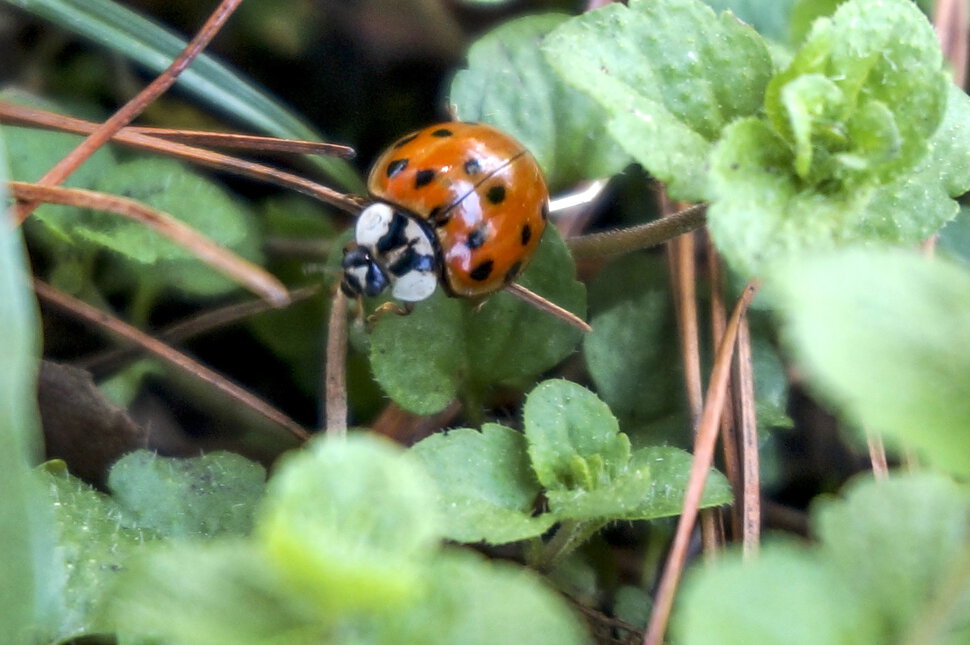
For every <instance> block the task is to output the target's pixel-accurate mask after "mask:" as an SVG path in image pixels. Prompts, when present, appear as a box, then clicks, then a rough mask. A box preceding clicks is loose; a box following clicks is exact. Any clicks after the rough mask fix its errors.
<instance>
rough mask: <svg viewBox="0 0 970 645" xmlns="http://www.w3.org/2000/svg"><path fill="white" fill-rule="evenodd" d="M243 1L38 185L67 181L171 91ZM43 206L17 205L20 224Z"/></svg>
mask: <svg viewBox="0 0 970 645" xmlns="http://www.w3.org/2000/svg"><path fill="white" fill-rule="evenodd" d="M241 2H242V0H222V2H220V3H219V6H217V7H216V9H215V11H213V12H212V15H210V16H209V18H208V19H207V20H206V22H205V24H204V25H202V28H201V29H199V31H198V32H197V33H196V34H195V36H194V37H193V38H192V40H190V41H189V43H188V44H187V45H186V46H185V49H183V50H182V52H181V53H180V54H179V55H178V56H176V57H175V60H173V61H172V64H171V65H169V66H168V68H167V69H166V70H165V71H163V72H162V73H161V74H159V75H158V76H157V77H156V78H155V80H153V81H152V82H151V83H149V84H148V85H147V86H146V87H145V89H143V90H142V91H141V92H139V93H138V94H137V95H135V96H134V97H133V98H132V99H131V100H130V101H128V102H127V103H126V104H125V105H123V106H122V107H121V108H120V109H119V110H118V111H116V112H115V113H114V114H112V115H111V117H110V118H108V120H107V121H105V122H104V123H102V124H101V125H100V126H98V127H97V129H95V131H94V132H92V133H91V134H89V135H88V136H87V138H86V139H84V141H82V142H81V143H80V144H78V146H77V147H76V148H74V150H72V151H71V152H69V153H68V154H67V155H66V156H64V157H63V158H62V159H61V160H60V161H59V162H57V163H56V164H55V165H54V167H53V168H51V169H50V170H48V171H47V172H46V173H44V176H43V177H41V178H40V179H39V180H37V183H38V184H40V185H45V186H56V185H57V184H60V183H61V182H62V181H64V180H65V179H67V178H68V177H69V176H70V174H71V173H73V172H74V171H75V170H77V168H78V166H80V165H81V164H82V163H84V161H85V160H86V159H87V158H88V157H90V156H91V155H93V154H94V153H95V151H97V149H98V148H100V147H101V146H103V145H104V144H105V143H107V142H108V141H109V140H110V139H111V137H112V136H114V134H115V133H116V132H117V131H118V130H120V129H121V128H123V127H124V126H126V125H128V124H129V123H131V121H132V120H133V119H134V118H135V117H137V116H138V115H139V114H141V113H142V111H144V110H145V108H147V107H148V106H149V105H150V104H151V103H152V102H153V101H154V100H155V99H157V98H158V97H159V96H161V95H162V94H163V93H164V92H165V91H166V90H167V89H168V88H170V87H171V86H172V85H173V84H174V83H175V81H176V80H177V79H178V76H179V74H181V73H182V71H184V70H185V69H186V68H187V67H188V66H189V65H190V64H191V63H192V61H193V60H194V59H195V57H196V56H198V55H199V54H200V53H201V52H202V51H203V50H204V49H205V48H206V47H207V46H208V44H209V42H211V41H212V39H213V38H214V37H215V35H216V34H217V33H219V29H221V28H222V25H223V24H225V22H226V20H228V19H229V16H231V15H232V13H233V12H234V11H235V10H236V7H238V6H239V4H240V3H241ZM39 205H40V202H38V201H28V202H19V203H18V204H17V206H16V213H17V221H18V223H21V222H23V221H24V220H25V219H27V217H28V216H29V215H30V214H31V213H32V212H33V211H34V209H36V208H37V206H39Z"/></svg>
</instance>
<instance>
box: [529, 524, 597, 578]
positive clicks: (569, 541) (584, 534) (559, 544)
mask: <svg viewBox="0 0 970 645" xmlns="http://www.w3.org/2000/svg"><path fill="white" fill-rule="evenodd" d="M604 526H606V522H604V521H602V520H564V521H563V522H562V523H561V524H560V525H559V528H558V529H557V530H556V533H555V535H553V536H552V539H550V540H549V541H548V542H546V545H545V547H544V548H543V549H542V552H541V553H539V557H538V559H537V560H536V562H535V563H534V564H535V566H536V568H537V569H539V570H540V571H548V570H550V569H552V568H553V567H555V566H556V565H557V564H559V562H561V561H562V559H563V558H564V557H566V556H567V555H569V554H570V553H572V552H573V551H575V550H576V547H578V546H579V545H580V544H582V543H583V542H585V541H586V540H587V539H588V538H589V536H591V535H592V534H593V533H596V532H597V531H598V530H600V529H601V528H603V527H604Z"/></svg>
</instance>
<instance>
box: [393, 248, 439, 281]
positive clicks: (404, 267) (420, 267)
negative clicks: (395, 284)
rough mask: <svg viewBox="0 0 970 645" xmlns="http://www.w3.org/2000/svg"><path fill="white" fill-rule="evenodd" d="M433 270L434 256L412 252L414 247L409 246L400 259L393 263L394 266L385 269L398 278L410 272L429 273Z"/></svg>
mask: <svg viewBox="0 0 970 645" xmlns="http://www.w3.org/2000/svg"><path fill="white" fill-rule="evenodd" d="M434 268H435V262H434V256H431V255H421V254H420V253H418V252H417V251H415V250H414V247H412V246H409V247H407V248H406V249H405V250H404V252H403V253H401V257H399V258H398V259H397V260H395V261H394V264H392V265H390V266H389V267H387V270H388V271H390V272H391V273H392V274H394V275H396V276H398V277H400V276H402V275H404V274H405V273H409V272H411V271H420V272H423V273H430V272H431V271H434Z"/></svg>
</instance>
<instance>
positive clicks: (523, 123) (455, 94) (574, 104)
mask: <svg viewBox="0 0 970 645" xmlns="http://www.w3.org/2000/svg"><path fill="white" fill-rule="evenodd" d="M567 18H568V16H566V15H563V14H545V15H539V16H527V17H524V18H520V19H518V20H514V21H511V22H508V23H505V24H503V25H501V26H500V27H498V28H497V29H495V30H494V31H491V32H489V33H487V34H485V35H484V36H482V37H481V38H480V39H479V40H478V41H476V42H475V44H473V45H472V47H471V49H470V50H469V52H468V69H464V70H461V71H459V72H458V73H457V74H456V75H455V78H454V80H453V81H452V84H451V92H450V94H449V98H450V101H451V102H452V103H453V104H454V106H455V108H456V113H457V115H458V116H459V118H461V119H462V120H466V121H469V120H471V121H485V122H487V123H491V124H492V125H495V126H497V127H499V128H501V129H502V130H504V131H506V132H508V133H509V134H512V135H513V136H515V137H516V138H517V139H518V140H519V141H521V142H522V143H523V144H524V145H525V147H526V148H528V149H529V151H530V152H531V153H532V154H533V155H534V156H535V158H536V159H537V160H538V162H539V165H540V166H542V169H543V170H544V171H545V174H546V177H547V179H548V181H549V183H550V185H551V186H552V187H553V188H554V189H555V188H557V187H567V186H570V185H572V184H574V183H575V182H577V181H580V180H582V179H593V178H596V177H603V176H607V175H612V174H615V173H617V172H619V171H620V170H621V169H622V168H623V166H625V165H627V164H628V163H629V157H628V156H627V155H626V154H625V153H623V152H622V151H621V150H620V148H619V146H618V145H617V143H616V142H615V141H613V140H612V138H611V137H609V136H607V135H606V131H605V129H604V127H603V124H604V122H605V121H606V113H605V111H604V110H603V108H602V107H601V106H600V105H598V104H597V103H595V102H594V101H593V100H592V99H590V98H589V97H587V96H586V95H585V94H583V93H581V92H579V91H578V90H576V89H573V88H572V87H569V86H567V85H566V84H565V82H564V81H563V80H562V78H561V77H560V76H558V75H556V74H555V72H554V71H553V69H552V68H551V67H550V66H549V63H548V62H546V59H545V58H544V57H543V56H542V53H541V51H540V49H539V46H540V45H541V43H542V40H543V38H544V37H545V36H546V34H548V33H549V32H551V31H552V30H553V29H555V28H556V27H557V26H559V25H560V24H562V23H563V22H564V21H565V20H567Z"/></svg>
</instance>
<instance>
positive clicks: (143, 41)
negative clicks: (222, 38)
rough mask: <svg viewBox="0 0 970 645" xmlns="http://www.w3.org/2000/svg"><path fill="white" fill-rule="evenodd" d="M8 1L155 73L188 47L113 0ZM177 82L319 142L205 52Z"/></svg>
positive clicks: (246, 116)
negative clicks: (78, 0)
mask: <svg viewBox="0 0 970 645" xmlns="http://www.w3.org/2000/svg"><path fill="white" fill-rule="evenodd" d="M9 2H10V3H11V4H13V5H14V6H17V7H21V8H23V9H24V10H26V11H29V12H31V13H33V14H36V15H38V16H41V17H42V18H45V19H47V20H50V21H51V22H53V23H55V24H57V25H60V26H61V27H63V28H64V29H67V30H70V31H72V32H74V33H77V34H80V35H81V36H83V37H85V38H88V39H90V40H93V41H94V42H96V43H99V44H100V45H103V46H105V47H107V48H108V49H111V50H113V51H115V52H117V53H119V54H121V55H122V56H126V57H129V58H131V59H132V60H135V61H137V62H139V63H141V64H142V65H144V66H146V67H147V68H148V69H150V70H152V71H155V72H160V71H162V70H163V69H165V68H166V67H168V65H169V64H170V63H171V62H172V60H173V59H174V58H175V56H177V55H178V54H179V53H180V52H181V51H182V49H184V48H185V45H186V41H185V40H184V39H182V38H181V37H179V36H176V35H175V34H173V33H172V32H170V31H169V30H167V29H165V28H163V27H161V26H159V25H157V24H155V23H153V22H151V21H149V20H146V19H145V18H143V17H142V16H140V15H138V14H137V13H135V12H133V11H131V10H130V9H128V8H126V7H123V6H121V5H119V4H117V3H115V2H111V1H110V0H85V2H83V3H78V2H74V1H72V0H9ZM177 86H178V87H180V88H181V89H183V90H184V91H186V92H188V93H189V94H191V95H193V96H195V97H196V98H197V99H199V100H201V101H204V102H206V103H207V104H208V105H209V106H210V107H212V108H213V109H215V110H218V111H220V112H222V113H223V114H225V115H227V116H229V117H231V118H232V119H234V120H236V121H240V122H242V123H248V124H249V125H250V126H251V127H253V128H256V129H258V130H260V131H262V132H266V133H267V134H271V135H273V136H277V137H282V138H289V139H309V140H315V141H318V140H320V137H319V135H318V134H317V133H316V132H314V131H313V130H312V129H311V128H310V127H309V126H308V125H307V124H306V123H305V122H304V121H303V120H302V119H300V118H299V117H297V116H296V115H294V114H293V112H291V111H290V110H288V109H287V108H285V107H284V106H282V105H281V104H280V103H279V102H278V101H276V100H275V99H273V98H272V97H271V96H269V95H268V94H267V93H266V92H265V91H264V90H262V89H260V88H258V87H255V86H254V85H253V84H252V83H250V82H249V81H246V80H245V79H243V78H241V77H240V76H239V75H238V74H237V73H236V72H235V71H233V70H232V69H231V68H229V67H228V66H226V65H225V64H223V63H219V62H217V61H216V60H215V59H214V58H213V57H211V56H209V55H208V54H205V53H203V54H201V55H200V56H199V57H198V58H196V59H195V60H194V61H193V63H192V65H191V66H190V67H189V68H188V69H186V70H185V71H184V72H183V73H182V74H181V75H180V76H179V78H178V81H177ZM309 159H310V160H311V161H312V162H313V163H315V164H317V165H318V166H319V167H320V168H321V169H322V170H323V171H324V172H326V173H327V174H329V175H330V176H331V177H333V178H334V179H335V180H336V181H337V182H338V183H340V184H341V185H342V186H343V187H344V188H347V189H348V190H352V191H355V192H360V191H361V190H362V189H363V185H362V183H361V180H360V178H359V176H358V174H357V173H356V172H355V171H354V170H353V169H352V167H351V166H350V165H349V164H348V163H347V162H345V161H344V160H342V159H334V158H332V157H331V158H328V157H319V156H311V157H309Z"/></svg>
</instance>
